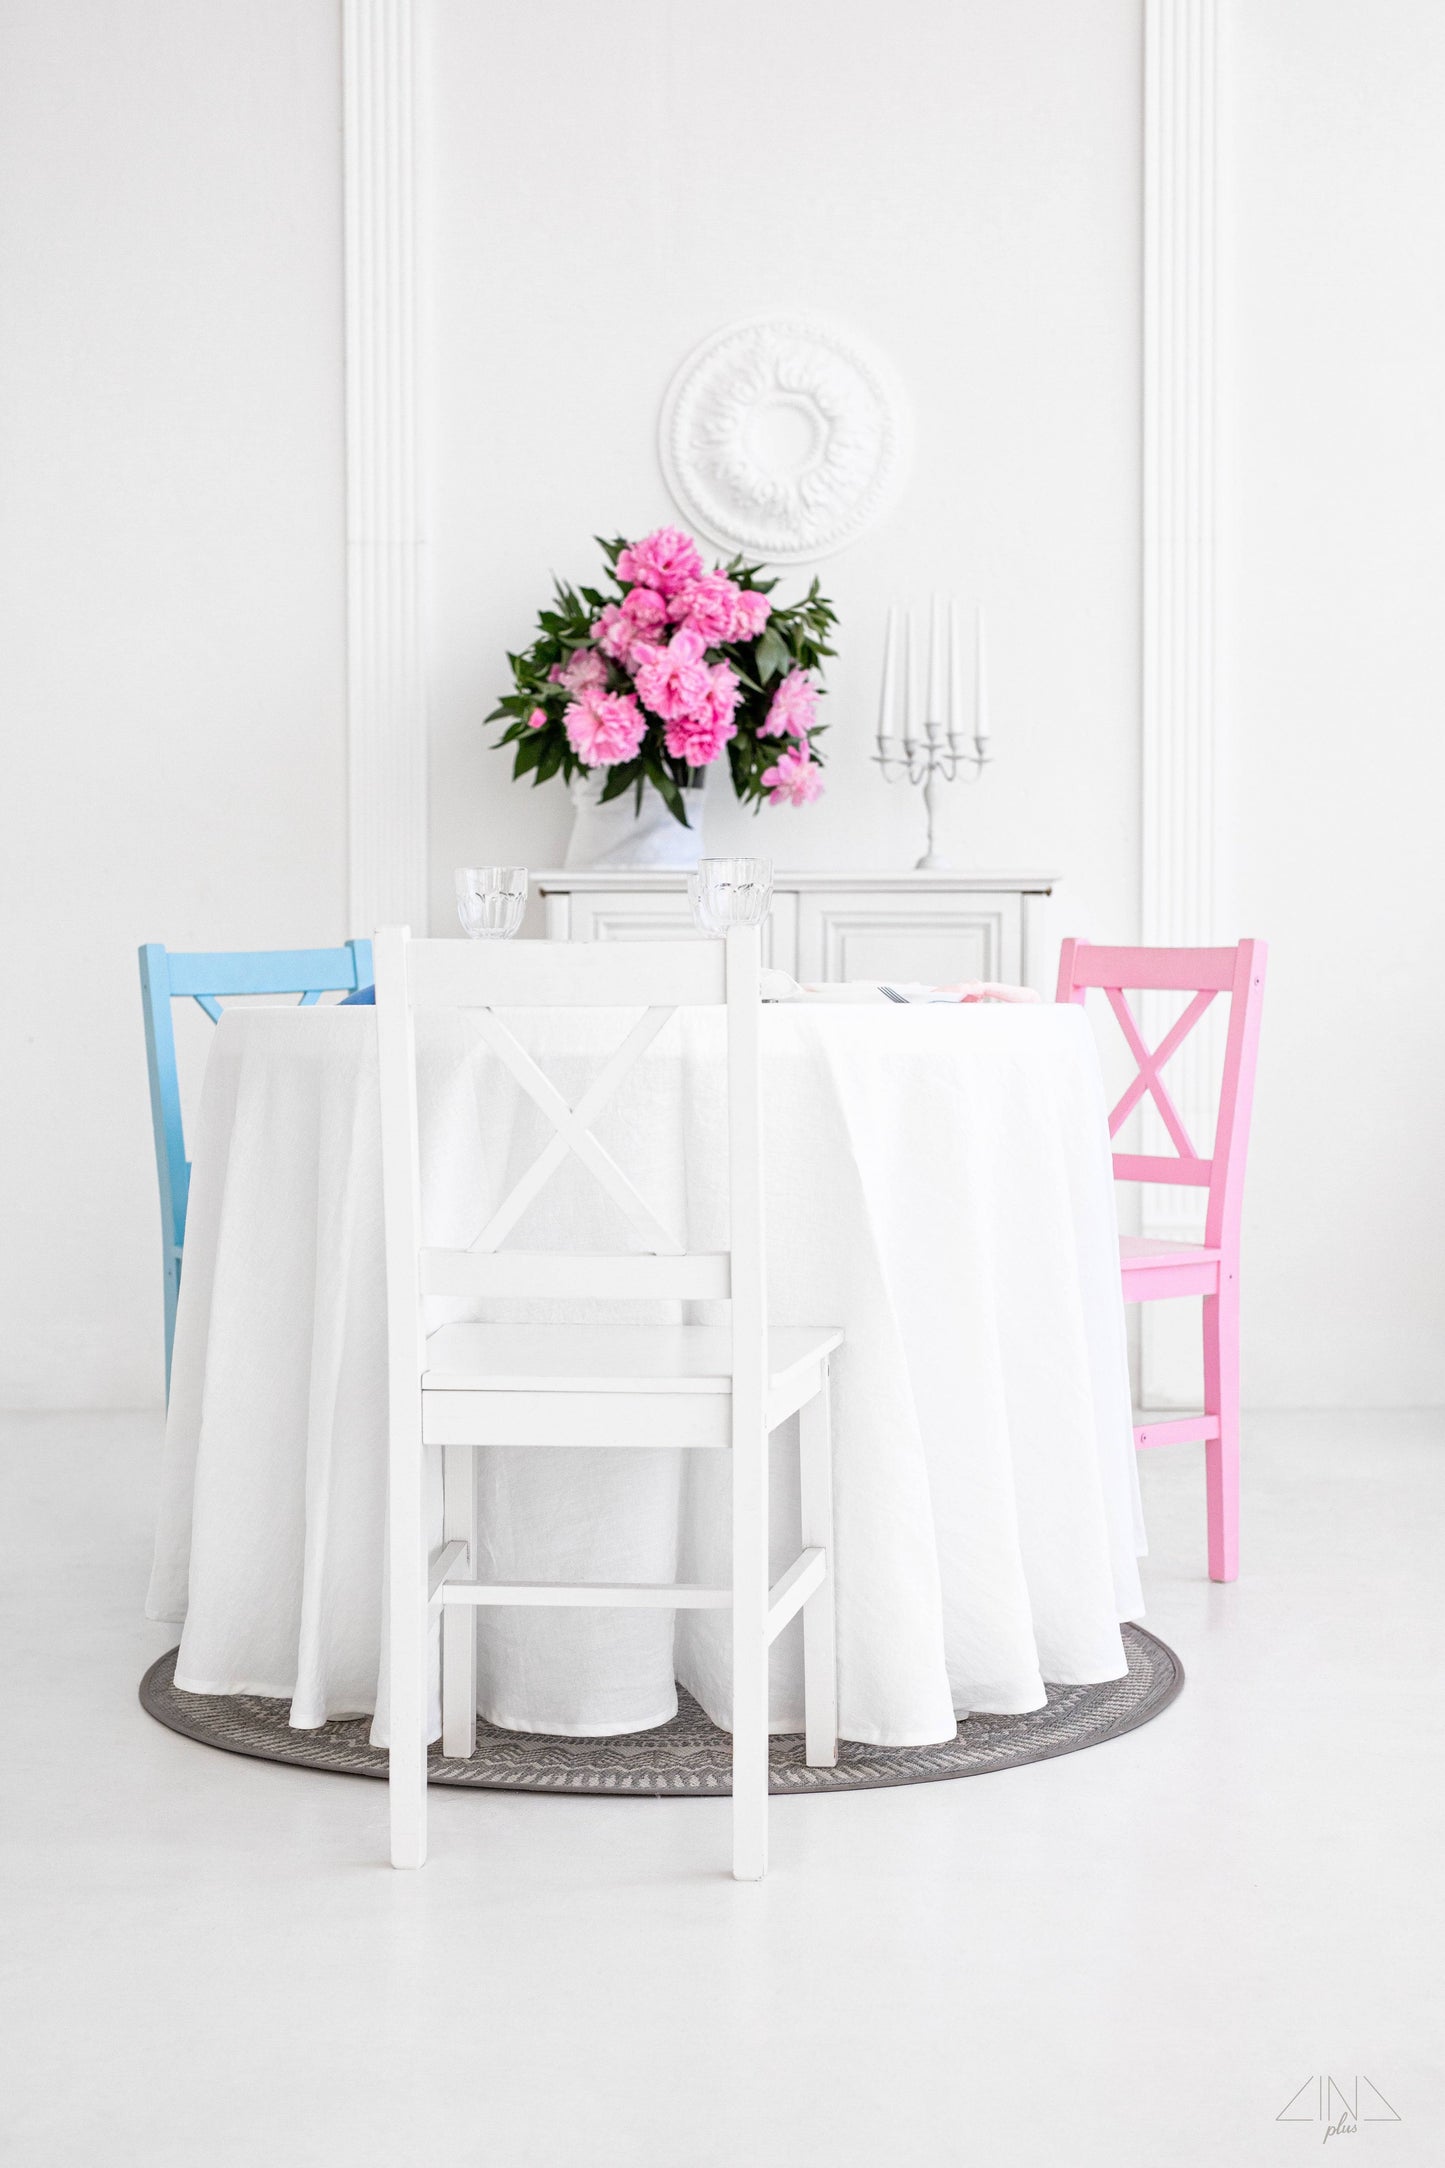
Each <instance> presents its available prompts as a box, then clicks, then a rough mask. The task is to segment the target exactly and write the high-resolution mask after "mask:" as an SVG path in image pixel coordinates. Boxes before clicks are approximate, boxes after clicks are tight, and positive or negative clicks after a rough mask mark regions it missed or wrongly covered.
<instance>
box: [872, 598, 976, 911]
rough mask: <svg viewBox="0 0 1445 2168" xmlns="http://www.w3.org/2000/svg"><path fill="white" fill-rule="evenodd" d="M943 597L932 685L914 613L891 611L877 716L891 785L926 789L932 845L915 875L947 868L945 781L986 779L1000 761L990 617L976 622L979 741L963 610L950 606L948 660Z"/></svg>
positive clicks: (932, 643)
mask: <svg viewBox="0 0 1445 2168" xmlns="http://www.w3.org/2000/svg"><path fill="white" fill-rule="evenodd" d="M941 614H942V613H941V610H940V605H939V600H938V597H937V596H936V595H935V596H934V598H933V606H932V609H931V610H930V612H929V624H928V679H927V683H926V684H925V682H924V678H923V673H922V671H921V670H920V669H919V658H918V652H917V649H916V646H915V643H914V637H913V618H912V613H911V612H910V611H908V610H899V609H896V608H895V609H891V610H890V611H889V612H888V635H887V640H886V642H885V645H884V649H883V695H882V699H881V701H880V703H879V709H878V750H877V752H876V753H875V754H874V755H873V758H874V759H875V760H876V761H877V763H878V765H879V767H880V768H881V769H882V770H883V774H884V777H885V779H886V780H887V781H888V782H890V783H893V782H897V781H899V780H900V779H901V780H902V781H904V782H908V783H912V784H914V785H917V784H920V783H921V784H922V786H923V810H924V813H925V815H926V816H927V821H928V840H927V842H926V844H925V845H924V850H923V856H922V857H921V858H920V859H919V860H918V863H917V868H916V870H917V871H918V872H920V873H926V872H931V871H933V870H935V869H936V868H938V867H940V866H942V864H943V863H944V861H943V860H942V859H941V858H940V857H939V855H938V852H937V850H936V849H935V847H934V839H933V822H934V814H935V811H936V807H935V803H934V793H935V791H936V789H937V786H938V784H939V782H940V781H942V782H944V783H952V782H953V781H954V780H955V778H956V777H957V776H959V775H962V774H964V773H965V772H966V771H968V770H970V769H971V770H972V771H973V773H974V775H975V776H977V775H981V774H982V772H983V770H984V769H985V768H986V767H987V766H988V763H989V761H990V760H991V759H992V758H993V755H992V753H991V752H990V750H989V716H988V658H987V654H986V651H985V647H984V629H983V611H982V610H981V609H980V610H979V612H978V614H977V619H976V634H977V636H976V640H975V646H974V695H973V702H974V704H973V742H972V744H971V745H969V744H966V743H965V742H964V740H963V737H962V734H961V725H962V722H963V650H962V647H961V645H960V642H959V636H958V604H957V603H956V602H951V603H950V604H949V606H948V643H947V648H948V651H947V656H946V657H945V654H944V640H943V627H942V624H941V622H940V618H941ZM900 622H901V625H902V641H901V645H902V650H903V718H902V720H903V732H902V736H901V738H900V736H899V733H898V712H897V710H898V651H899V646H900V640H899V626H900Z"/></svg>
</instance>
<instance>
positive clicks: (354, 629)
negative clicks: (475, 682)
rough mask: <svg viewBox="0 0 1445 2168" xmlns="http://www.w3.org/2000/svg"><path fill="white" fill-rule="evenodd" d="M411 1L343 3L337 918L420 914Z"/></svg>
mask: <svg viewBox="0 0 1445 2168" xmlns="http://www.w3.org/2000/svg"><path fill="white" fill-rule="evenodd" d="M415 18H416V6H415V0H343V9H342V50H343V71H344V84H345V121H344V132H345V195H346V501H347V515H346V516H347V574H346V579H347V589H346V615H347V730H348V755H349V778H350V780H349V866H350V874H349V899H348V902H349V916H348V922H347V925H348V931H349V932H353V933H358V934H361V933H370V932H371V930H372V928H373V927H374V926H376V925H379V924H385V923H388V922H390V921H396V920H406V921H409V922H410V923H411V924H412V925H413V926H415V927H417V928H418V929H419V930H424V929H425V927H426V922H427V758H426V671H425V657H424V652H423V625H422V582H421V551H422V511H421V506H422V487H421V452H420V436H421V431H420V424H419V415H418V383H417V289H418V264H417V256H418V249H417V145H416V95H417V82H416V76H417V56H416V44H417V36H416V20H415Z"/></svg>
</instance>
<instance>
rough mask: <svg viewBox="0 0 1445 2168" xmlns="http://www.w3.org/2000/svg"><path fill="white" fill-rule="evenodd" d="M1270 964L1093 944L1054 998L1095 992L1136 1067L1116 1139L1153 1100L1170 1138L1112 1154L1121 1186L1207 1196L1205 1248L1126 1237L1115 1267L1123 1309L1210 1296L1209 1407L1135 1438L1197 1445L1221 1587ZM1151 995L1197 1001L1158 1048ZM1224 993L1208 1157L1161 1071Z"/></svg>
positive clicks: (1065, 959)
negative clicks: (1151, 1036) (1252, 1117)
mask: <svg viewBox="0 0 1445 2168" xmlns="http://www.w3.org/2000/svg"><path fill="white" fill-rule="evenodd" d="M1264 961H1265V948H1264V943H1263V942H1262V941H1241V942H1240V943H1239V945H1238V946H1237V947H1236V948H1218V949H1164V948H1156V949H1150V948H1096V947H1095V946H1094V945H1093V944H1092V943H1091V942H1087V941H1066V942H1065V943H1064V946H1063V950H1062V953H1061V954H1060V957H1059V995H1058V998H1059V1000H1060V1001H1073V1002H1082V1001H1083V999H1084V996H1085V994H1086V992H1087V991H1088V989H1089V988H1090V987H1097V988H1098V989H1099V991H1100V992H1101V993H1103V994H1104V995H1105V996H1106V998H1107V1000H1108V1003H1109V1007H1110V1008H1111V1009H1112V1010H1113V1012H1114V1015H1115V1017H1116V1018H1117V1020H1118V1024H1119V1028H1120V1030H1121V1031H1122V1032H1123V1034H1124V1039H1125V1042H1126V1044H1127V1045H1128V1048H1129V1051H1130V1053H1131V1054H1132V1055H1133V1057H1134V1061H1135V1063H1136V1065H1137V1073H1136V1074H1135V1076H1134V1079H1133V1081H1132V1083H1131V1084H1129V1086H1128V1087H1127V1089H1126V1090H1125V1092H1124V1095H1123V1097H1122V1098H1121V1099H1120V1101H1119V1103H1118V1105H1117V1106H1116V1107H1115V1108H1114V1109H1113V1111H1112V1113H1111V1114H1110V1116H1109V1135H1110V1136H1111V1137H1116V1136H1117V1135H1118V1133H1119V1131H1120V1130H1121V1129H1122V1127H1123V1126H1124V1124H1125V1122H1126V1121H1127V1120H1128V1119H1129V1116H1130V1115H1131V1114H1132V1113H1133V1111H1134V1109H1135V1108H1136V1107H1137V1106H1138V1105H1139V1104H1140V1103H1141V1102H1142V1101H1143V1100H1145V1099H1146V1098H1147V1099H1149V1100H1151V1101H1152V1102H1153V1105H1154V1107H1155V1109H1156V1110H1157V1112H1158V1115H1159V1118H1160V1120H1161V1122H1162V1123H1163V1126H1164V1128H1165V1130H1166V1131H1167V1133H1168V1141H1169V1144H1170V1146H1171V1149H1170V1150H1169V1151H1167V1152H1158V1151H1156V1152H1115V1154H1114V1174H1115V1178H1116V1179H1117V1180H1118V1181H1121V1182H1155V1183H1162V1184H1164V1185H1166V1186H1174V1187H1179V1186H1183V1187H1185V1188H1192V1189H1202V1190H1206V1191H1207V1192H1208V1199H1207V1207H1206V1212H1205V1222H1204V1240H1203V1242H1160V1241H1156V1240H1155V1239H1154V1238H1153V1237H1151V1236H1145V1235H1128V1236H1125V1237H1124V1238H1123V1239H1122V1240H1121V1241H1120V1244H1119V1263H1120V1267H1121V1270H1122V1274H1123V1283H1124V1300H1125V1301H1126V1302H1166V1301H1168V1300H1169V1299H1170V1297H1171V1296H1175V1295H1202V1296H1203V1298H1204V1316H1203V1327H1204V1407H1203V1410H1202V1412H1201V1413H1200V1414H1198V1415H1188V1416H1171V1417H1169V1418H1168V1419H1167V1420H1162V1421H1159V1422H1148V1423H1139V1424H1136V1426H1135V1430H1134V1442H1135V1444H1136V1445H1177V1444H1181V1443H1183V1442H1184V1441H1185V1440H1187V1439H1202V1441H1203V1443H1204V1497H1205V1509H1206V1518H1207V1523H1208V1531H1209V1574H1210V1578H1211V1580H1215V1581H1232V1580H1233V1579H1234V1578H1235V1576H1236V1575H1237V1574H1238V1572H1239V1221H1240V1209H1241V1206H1242V1203H1243V1199H1244V1153H1245V1146H1246V1143H1247V1141H1248V1136H1249V1109H1250V1097H1251V1094H1252V1092H1253V1089H1254V1060H1255V1050H1256V1048H1257V1046H1258V1043H1259V1012H1260V1002H1261V999H1262V997H1263V993H1264ZM1151 991H1152V992H1157V993H1175V994H1188V995H1190V996H1191V999H1190V1000H1189V1002H1188V1003H1187V1004H1186V1006H1185V1007H1184V1008H1183V1010H1182V1011H1181V1012H1180V1014H1179V1015H1178V1016H1177V1017H1176V1018H1175V1020H1174V1022H1173V1023H1172V1024H1171V1025H1170V1026H1169V1029H1168V1030H1167V1031H1166V1032H1165V1033H1164V1036H1163V1037H1162V1038H1161V1039H1160V1041H1159V1043H1158V1045H1157V1046H1154V1047H1150V1046H1146V1044H1145V1042H1144V1036H1143V1031H1142V1029H1141V1025H1140V1020H1139V1018H1138V1017H1136V1016H1135V1014H1134V1012H1133V1010H1132V1009H1131V1008H1130V1006H1129V1001H1128V995H1129V994H1130V993H1138V992H1144V993H1148V992H1151ZM1220 995H1225V996H1227V997H1228V1001H1229V1033H1228V1038H1227V1041H1226V1044H1225V1049H1224V1076H1223V1082H1222V1085H1221V1088H1220V1095H1219V1107H1218V1116H1217V1120H1216V1122H1215V1128H1214V1139H1213V1143H1212V1145H1211V1146H1210V1149H1209V1151H1208V1152H1207V1153H1205V1152H1204V1151H1202V1150H1201V1149H1200V1148H1199V1146H1197V1145H1196V1144H1195V1143H1194V1140H1193V1139H1192V1137H1191V1136H1190V1135H1189V1132H1188V1130H1187V1129H1186V1128H1185V1126H1184V1123H1183V1121H1182V1120H1181V1118H1180V1114H1179V1109H1178V1108H1177V1107H1176V1106H1175V1104H1174V1102H1173V1100H1172V1099H1171V1098H1170V1096H1169V1092H1168V1089H1167V1087H1166V1085H1165V1083H1164V1078H1163V1070H1164V1068H1165V1065H1166V1064H1167V1063H1168V1062H1169V1061H1171V1060H1172V1059H1173V1057H1174V1055H1175V1054H1177V1053H1178V1051H1179V1049H1180V1047H1181V1046H1182V1045H1183V1043H1184V1041H1185V1040H1186V1039H1187V1038H1188V1036H1189V1034H1190V1032H1191V1031H1192V1030H1193V1029H1194V1027H1195V1025H1196V1024H1197V1023H1198V1022H1199V1019H1200V1018H1201V1017H1202V1016H1203V1015H1204V1014H1205V1012H1206V1010H1207V1009H1208V1008H1209V1007H1210V1005H1211V1003H1212V1002H1214V1001H1215V1000H1217V999H1218V998H1219V996H1220Z"/></svg>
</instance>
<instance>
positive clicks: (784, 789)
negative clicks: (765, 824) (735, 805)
mask: <svg viewBox="0 0 1445 2168" xmlns="http://www.w3.org/2000/svg"><path fill="white" fill-rule="evenodd" d="M762 780H763V782H764V783H765V784H767V785H769V786H770V790H769V798H768V803H769V804H770V805H811V804H812V802H813V800H814V799H815V798H820V797H821V796H822V794H823V771H822V770H821V768H819V766H818V764H817V762H816V761H815V760H814V759H813V757H812V755H811V753H810V752H809V751H808V748H807V746H806V745H790V746H788V747H787V748H786V749H785V750H784V751H783V752H781V753H779V755H778V757H777V759H776V761H775V762H774V763H773V765H772V767H771V768H764V770H763V775H762Z"/></svg>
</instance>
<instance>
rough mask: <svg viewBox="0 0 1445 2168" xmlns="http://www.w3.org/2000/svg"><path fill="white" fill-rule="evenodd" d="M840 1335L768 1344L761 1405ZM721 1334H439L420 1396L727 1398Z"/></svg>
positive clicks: (597, 1328) (631, 1330)
mask: <svg viewBox="0 0 1445 2168" xmlns="http://www.w3.org/2000/svg"><path fill="white" fill-rule="evenodd" d="M842 1339H843V1335H842V1333H841V1332H837V1331H834V1330H833V1329H832V1328H831V1327H828V1326H823V1325H794V1326H788V1327H785V1328H782V1329H779V1328H775V1329H774V1330H773V1331H772V1332H771V1333H770V1334H769V1336H768V1386H769V1397H770V1398H771V1399H777V1398H778V1397H779V1396H781V1395H782V1394H784V1393H785V1392H786V1391H787V1388H788V1386H789V1384H790V1383H791V1382H792V1381H793V1380H794V1379H796V1378H797V1377H798V1376H799V1374H800V1373H803V1372H806V1371H809V1370H812V1369H815V1368H816V1366H817V1365H818V1364H819V1363H820V1362H822V1360H823V1358H824V1356H826V1355H829V1354H831V1352H832V1351H833V1349H834V1348H835V1347H838V1346H840V1345H841V1343H842ZM731 1349H732V1336H731V1334H730V1333H729V1331H728V1328H727V1326H725V1325H443V1326H442V1327H441V1328H440V1329H439V1330H438V1331H436V1332H434V1333H432V1334H430V1335H429V1337H428V1339H427V1344H426V1358H427V1367H426V1369H425V1370H424V1371H423V1373H422V1381H421V1382H422V1388H423V1390H424V1391H427V1392H452V1393H455V1392H472V1393H482V1392H495V1393H529V1392H550V1393H559V1392H561V1393H566V1392H574V1393H727V1392H731V1390H732V1378H731V1375H730V1366H731V1359H732V1356H731Z"/></svg>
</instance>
